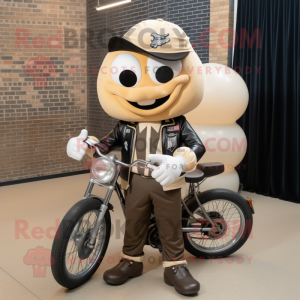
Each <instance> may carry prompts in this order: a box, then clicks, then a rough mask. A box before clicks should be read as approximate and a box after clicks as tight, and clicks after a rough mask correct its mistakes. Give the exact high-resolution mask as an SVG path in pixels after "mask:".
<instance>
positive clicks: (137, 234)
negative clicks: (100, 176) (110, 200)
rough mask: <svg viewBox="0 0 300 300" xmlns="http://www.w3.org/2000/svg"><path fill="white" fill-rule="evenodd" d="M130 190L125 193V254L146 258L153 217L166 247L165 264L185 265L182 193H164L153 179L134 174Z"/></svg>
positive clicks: (164, 253)
mask: <svg viewBox="0 0 300 300" xmlns="http://www.w3.org/2000/svg"><path fill="white" fill-rule="evenodd" d="M129 184H130V187H129V188H128V189H127V191H125V204H126V225H125V237H124V247H123V254H124V255H125V256H130V257H141V256H143V254H144V253H143V248H144V245H145V243H146V240H147V232H148V228H149V220H150V216H151V212H152V210H153V207H154V215H155V219H156V224H157V227H158V232H159V237H160V240H161V243H162V246H163V253H162V259H163V261H164V262H172V261H182V260H183V259H184V258H183V255H184V243H183V236H182V224H181V218H182V208H181V201H180V197H181V192H180V189H176V190H171V191H166V192H165V191H163V188H162V186H161V185H160V184H159V183H158V182H156V181H155V179H153V178H145V177H142V176H140V175H138V174H134V173H131V175H130V181H129Z"/></svg>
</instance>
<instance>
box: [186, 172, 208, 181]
mask: <svg viewBox="0 0 300 300" xmlns="http://www.w3.org/2000/svg"><path fill="white" fill-rule="evenodd" d="M204 177H205V176H204V173H203V172H202V171H201V170H198V169H196V170H194V171H192V172H188V173H186V174H185V181H186V182H188V183H197V182H200V181H202V180H203V179H204Z"/></svg>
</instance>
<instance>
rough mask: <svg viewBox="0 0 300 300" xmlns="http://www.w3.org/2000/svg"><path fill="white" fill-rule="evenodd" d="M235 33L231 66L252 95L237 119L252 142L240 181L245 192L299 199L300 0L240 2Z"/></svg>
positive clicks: (246, 0) (244, 161)
mask: <svg viewBox="0 0 300 300" xmlns="http://www.w3.org/2000/svg"><path fill="white" fill-rule="evenodd" d="M255 30H256V31H255ZM236 32H237V35H238V43H237V44H236V45H235V49H234V61H233V68H234V69H235V70H236V71H237V72H241V73H240V75H241V76H242V77H243V79H244V80H245V82H246V84H247V86H248V89H249V95H250V98H249V106H248V108H247V111H246V112H245V114H244V115H243V116H242V117H241V118H240V119H239V120H238V124H239V125H240V126H241V127H242V128H243V130H244V131H245V133H246V136H247V140H248V149H247V153H246V156H245V158H244V160H243V162H242V164H244V165H245V164H246V167H245V169H244V167H240V168H239V170H238V172H239V175H240V181H241V183H243V185H244V190H247V191H251V192H256V193H258V194H262V195H266V196H271V197H276V198H280V199H283V200H288V201H292V202H298V203H299V202H300V192H299V190H300V145H299V144H300V58H299V57H300V1H299V0H239V3H238V11H237V27H236ZM246 32H247V33H248V35H249V38H247V33H246ZM253 33H254V35H253ZM244 37H246V38H244ZM251 38H253V40H254V38H255V41H254V43H253V45H251V44H252V42H253V40H252V42H251ZM260 41H261V42H260ZM248 44H249V45H248ZM258 70H259V71H258Z"/></svg>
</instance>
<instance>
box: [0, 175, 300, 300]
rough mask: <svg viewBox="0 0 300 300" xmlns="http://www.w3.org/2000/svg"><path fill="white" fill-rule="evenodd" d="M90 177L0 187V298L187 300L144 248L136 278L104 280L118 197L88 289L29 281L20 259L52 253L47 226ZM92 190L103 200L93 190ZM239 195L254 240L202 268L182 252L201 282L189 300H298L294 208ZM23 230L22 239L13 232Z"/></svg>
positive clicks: (113, 250) (116, 248)
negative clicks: (39, 250)
mask: <svg viewBox="0 0 300 300" xmlns="http://www.w3.org/2000/svg"><path fill="white" fill-rule="evenodd" d="M88 179H89V175H88V174H85V175H77V176H73V177H65V178H59V179H51V180H46V181H39V182H32V183H25V184H19V185H14V186H7V187H1V188H0V206H1V210H0V236H1V247H0V267H1V268H0V286H1V288H0V299H1V300H2V299H3V300H9V299H24V300H25V299H26V300H27V299H64V300H65V299H75V300H76V299H80V300H82V299H128V300H132V299H151V300H153V299H186V297H184V296H181V295H179V294H177V293H176V292H175V291H174V290H173V288H172V287H169V286H167V285H166V284H165V283H164V282H163V277H162V274H163V268H162V265H161V261H160V255H159V253H158V252H157V251H156V250H155V249H152V248H150V247H149V246H148V247H146V248H145V253H146V262H145V270H144V274H143V275H142V276H141V277H139V278H136V279H133V280H130V281H129V282H127V283H126V284H125V285H122V286H115V287H114V286H109V285H107V284H106V283H105V282H104V281H103V279H102V274H103V272H104V271H105V270H107V269H109V268H111V267H112V266H113V265H114V264H115V263H116V261H117V260H118V257H119V255H120V251H121V247H122V239H123V234H122V230H121V231H120V230H119V229H118V228H119V227H120V226H122V225H123V224H124V217H123V215H122V212H121V208H120V206H119V204H118V200H117V198H116V196H114V197H113V199H112V204H113V205H114V206H115V212H112V213H111V216H112V224H113V233H112V237H111V241H110V244H109V248H108V251H107V255H106V257H105V259H104V263H103V264H102V265H101V266H100V268H99V269H98V271H97V272H96V274H95V275H94V276H93V278H92V279H91V280H90V281H89V282H88V283H86V284H85V285H83V286H82V287H80V288H78V289H75V290H67V289H65V288H62V287H61V286H59V285H58V284H57V283H56V281H55V280H54V279H53V277H52V274H51V270H50V268H49V267H46V273H45V277H35V276H34V272H33V271H34V269H33V268H34V267H33V266H32V265H26V264H25V263H24V261H23V258H24V256H25V255H26V254H27V252H28V251H29V250H30V249H35V248H36V247H38V246H42V247H44V248H45V249H51V245H52V241H53V240H52V237H51V235H53V233H54V231H53V230H52V231H51V227H54V225H55V220H58V221H59V220H61V219H62V218H63V216H64V214H65V213H66V212H67V210H68V209H69V208H70V207H71V206H72V205H73V204H74V203H76V202H77V201H78V200H80V199H81V197H82V195H83V193H84V191H85V188H86V185H87V182H88ZM94 192H96V193H97V194H98V195H100V196H104V194H105V190H104V189H103V188H99V187H97V188H95V191H94ZM243 195H244V196H250V197H251V198H252V199H253V200H255V202H256V204H255V210H256V214H255V215H254V229H253V236H252V237H251V239H249V240H248V241H247V243H246V244H245V245H244V246H243V247H242V248H241V249H240V250H239V251H238V252H236V253H235V254H234V255H232V257H231V258H229V259H228V260H226V259H224V260H223V261H218V260H206V261H204V262H202V263H201V262H199V261H198V260H193V259H192V256H191V255H190V254H189V253H186V258H187V260H188V263H189V269H190V271H191V272H192V274H193V275H194V277H195V278H197V279H198V280H199V281H200V283H201V291H200V293H199V294H198V295H197V296H195V297H194V298H199V299H203V300H205V299H209V300H211V299H222V300H227V299H228V300H229V299H230V300H234V299H239V300H240V299H243V300H247V299H251V300H253V299H256V300H258V299H262V300H268V299H272V300H275V299H280V300H285V299H287V300H293V299H300V258H299V249H300V233H299V228H300V205H297V204H293V203H290V202H284V201H280V200H278V199H273V198H269V197H264V196H260V195H256V194H250V193H246V192H243ZM23 226H25V229H24V232H25V233H26V234H27V236H26V235H25V234H24V235H25V236H26V238H25V237H24V235H22V233H20V230H18V228H20V227H21V228H23ZM36 227H40V228H38V229H37V228H36ZM49 228H50V229H49ZM47 229H48V231H47ZM46 231H47V233H48V234H46V233H45V232H46ZM120 232H121V233H120ZM153 260H154V262H153ZM113 261H114V262H113Z"/></svg>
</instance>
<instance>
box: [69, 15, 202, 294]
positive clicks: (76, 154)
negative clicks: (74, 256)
mask: <svg viewBox="0 0 300 300" xmlns="http://www.w3.org/2000/svg"><path fill="white" fill-rule="evenodd" d="M97 90H98V97H99V100H100V104H101V106H102V108H103V109H104V110H105V112H106V113H107V114H108V115H110V116H112V117H114V118H116V119H118V120H121V121H119V122H118V123H117V125H116V126H115V128H114V129H113V130H112V131H111V132H110V133H109V134H108V135H107V136H106V137H104V138H103V139H101V140H100V142H99V143H98V147H99V149H100V150H101V151H102V152H103V153H104V154H106V153H108V152H110V151H112V150H113V149H115V148H117V147H121V155H122V161H123V162H124V163H127V164H128V163H129V164H130V163H132V162H133V161H135V160H137V159H142V160H147V158H148V159H149V160H150V161H151V163H152V164H153V165H154V164H156V165H157V163H159V164H160V165H159V166H158V167H157V166H156V167H154V166H153V165H152V169H153V168H154V169H155V170H152V169H151V168H148V167H149V166H147V167H146V168H145V166H144V167H143V168H141V167H132V168H131V169H128V168H123V169H122V170H121V173H120V179H121V184H122V188H123V189H124V194H125V203H126V225H125V236H124V246H123V251H122V257H123V258H122V259H121V261H120V262H119V263H118V264H117V265H116V266H115V267H114V268H112V269H110V270H107V271H106V272H105V273H104V275H103V278H104V280H105V281H106V282H107V283H108V284H112V285H118V284H123V283H125V282H126V280H127V279H128V278H134V277H137V276H140V275H142V272H143V260H144V252H143V247H144V245H145V243H146V237H147V231H148V227H149V220H150V216H151V212H152V211H154V215H155V218H156V222H157V227H158V232H159V236H160V239H161V242H162V247H163V251H162V259H163V267H164V280H165V283H166V284H168V285H170V286H174V288H175V289H176V291H177V292H179V293H181V294H184V295H191V294H195V293H197V292H198V291H199V289H200V284H199V282H198V281H197V280H195V279H194V278H193V277H192V275H191V274H190V272H189V270H188V269H187V267H186V264H187V263H186V261H185V259H184V242H183V236H182V228H181V211H182V210H181V200H180V199H181V188H182V187H184V186H185V178H184V174H185V172H189V171H193V170H194V169H195V168H196V164H197V162H198V161H199V160H200V158H201V157H202V156H203V154H204V153H205V148H204V146H203V144H202V142H201V140H200V139H199V137H198V136H197V134H196V133H195V131H194V130H193V128H192V127H191V126H190V124H189V123H188V122H187V120H186V118H185V117H184V116H183V114H186V113H188V112H189V111H191V110H193V109H194V108H196V107H197V106H198V105H199V104H200V102H201V100H202V97H203V93H204V77H203V75H202V63H201V61H200V59H199V57H198V56H197V54H196V53H195V51H194V50H193V47H192V45H191V44H190V41H189V38H188V37H187V35H186V34H185V33H184V31H183V30H182V29H181V28H180V27H178V26H177V25H175V24H173V23H170V22H166V21H164V20H162V19H158V20H147V21H143V22H141V23H139V24H137V25H135V26H134V27H132V28H131V29H130V30H129V31H128V32H127V33H126V34H125V35H124V36H123V37H122V38H121V37H112V38H111V39H110V40H109V43H108V54H107V55H106V57H105V59H104V61H103V64H102V66H101V69H100V71H99V75H98V81H97ZM86 137H87V130H82V132H81V134H80V136H79V138H81V139H82V138H83V139H84V138H86ZM77 139H78V138H72V139H71V140H70V141H69V143H68V146H67V154H68V156H69V157H72V158H74V159H76V160H81V159H82V158H83V156H84V155H85V153H86V150H87V147H84V148H80V149H79V148H78V144H77Z"/></svg>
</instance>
